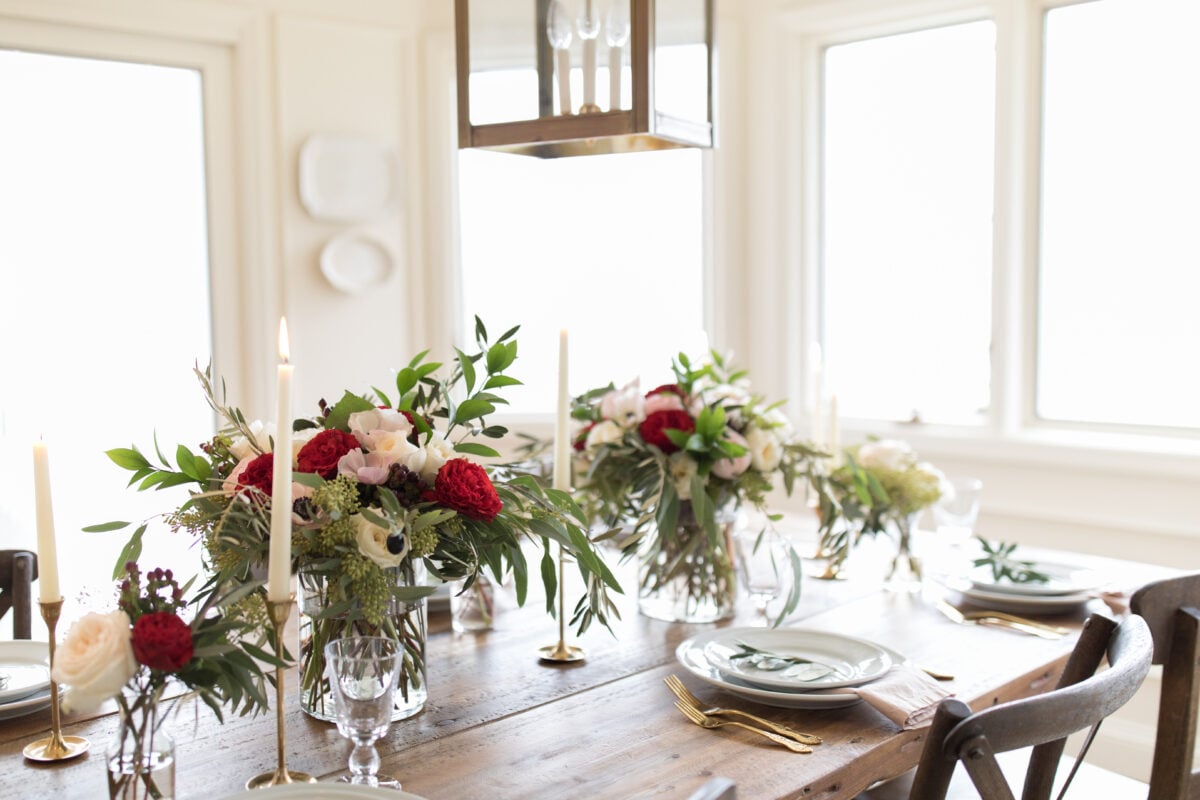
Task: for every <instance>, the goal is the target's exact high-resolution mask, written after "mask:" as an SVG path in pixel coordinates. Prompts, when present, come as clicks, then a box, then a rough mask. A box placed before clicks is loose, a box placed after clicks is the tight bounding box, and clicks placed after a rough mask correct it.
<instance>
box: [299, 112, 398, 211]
mask: <svg viewBox="0 0 1200 800" xmlns="http://www.w3.org/2000/svg"><path fill="white" fill-rule="evenodd" d="M394 172H395V158H394V157H393V156H392V154H391V152H390V151H389V149H388V148H387V147H385V146H384V145H382V144H380V143H379V142H377V141H375V140H374V139H371V138H369V137H366V136H357V135H353V134H341V133H328V134H317V135H314V136H310V137H309V138H308V140H307V141H306V142H305V143H304V146H303V147H302V148H301V149H300V202H301V204H302V205H303V206H304V208H305V210H306V211H308V213H309V214H310V215H312V216H313V217H314V218H316V219H321V220H331V221H335V222H362V221H364V220H368V219H371V218H372V217H374V216H376V215H378V214H379V213H380V212H382V211H383V210H384V209H385V208H387V206H388V203H389V202H390V201H391V199H392V185H393V183H394V182H395V181H394V176H393V173H394Z"/></svg>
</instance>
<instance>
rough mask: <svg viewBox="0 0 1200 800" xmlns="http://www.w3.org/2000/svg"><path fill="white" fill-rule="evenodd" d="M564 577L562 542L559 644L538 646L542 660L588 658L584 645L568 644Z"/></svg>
mask: <svg viewBox="0 0 1200 800" xmlns="http://www.w3.org/2000/svg"><path fill="white" fill-rule="evenodd" d="M564 577H566V576H565V570H564V569H563V548H562V545H561V544H560V545H559V546H558V644H552V645H548V646H546V647H539V648H538V658H540V659H541V660H542V661H549V662H552V663H566V662H571V661H583V660H584V659H585V658H587V654H586V653H584V652H583V648H582V647H574V646H572V645H568V644H567V639H566V637H567V605H566V590H565V588H564V587H563V582H564V581H563V578H564Z"/></svg>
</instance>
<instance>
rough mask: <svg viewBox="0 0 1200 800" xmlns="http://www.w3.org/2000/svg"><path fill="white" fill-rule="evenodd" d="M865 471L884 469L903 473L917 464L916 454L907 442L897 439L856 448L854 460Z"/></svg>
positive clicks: (868, 443) (882, 440)
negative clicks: (856, 453) (856, 452)
mask: <svg viewBox="0 0 1200 800" xmlns="http://www.w3.org/2000/svg"><path fill="white" fill-rule="evenodd" d="M856 460H857V461H858V464H859V466H861V467H863V468H865V469H885V470H891V471H892V472H903V471H904V470H906V469H908V468H909V467H911V466H913V465H914V464H916V463H917V454H916V452H914V451H913V449H912V447H910V446H909V445H908V443H907V442H902V441H900V440H899V439H880V440H879V441H877V442H867V443H866V444H864V445H863V446H862V447H860V448H858V457H857V459H856Z"/></svg>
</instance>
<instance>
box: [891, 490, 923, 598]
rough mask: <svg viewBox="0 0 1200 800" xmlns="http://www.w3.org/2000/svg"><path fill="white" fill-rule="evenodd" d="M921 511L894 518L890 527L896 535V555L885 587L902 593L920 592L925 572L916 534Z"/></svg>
mask: <svg viewBox="0 0 1200 800" xmlns="http://www.w3.org/2000/svg"><path fill="white" fill-rule="evenodd" d="M920 516H921V512H920V511H917V512H914V513H912V514H906V515H903V516H898V517H896V518H894V519H893V520H892V521H891V523H890V524H889V528H890V529H891V530H892V532H893V533H894V534H895V536H896V555H895V556H893V557H892V563H891V566H890V567H889V568H888V571H887V575H886V576H885V577H884V580H883V588H884V589H886V590H888V591H889V592H897V593H901V594H919V593H920V591H921V588H922V586H923V584H924V579H925V574H924V570H923V568H922V564H921V557H920V556H919V555H918V554H917V550H916V546H915V544H916V542H915V538H914V537H915V534H916V532H917V520H918V519H919V518H920Z"/></svg>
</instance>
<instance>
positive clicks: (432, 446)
mask: <svg viewBox="0 0 1200 800" xmlns="http://www.w3.org/2000/svg"><path fill="white" fill-rule="evenodd" d="M452 458H458V454H457V453H455V452H454V445H452V444H450V443H449V442H447V441H446V439H445V437H444V436H442V435H441V434H440V433H435V434H434V435H433V438H432V439H430V440H429V442H428V443H427V444H426V445H425V464H424V465H423V466H421V468H420V469H419V470H418V471H419V472H420V473H421V480H423V481H425V482H426V483H428V484H429V485H430V486H432V485H433V484H434V482H435V481H436V480H437V474H438V470H439V469H441V468H442V465H443V464H445V463H446V462H447V461H449V460H450V459H452ZM410 469H411V467H410Z"/></svg>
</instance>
